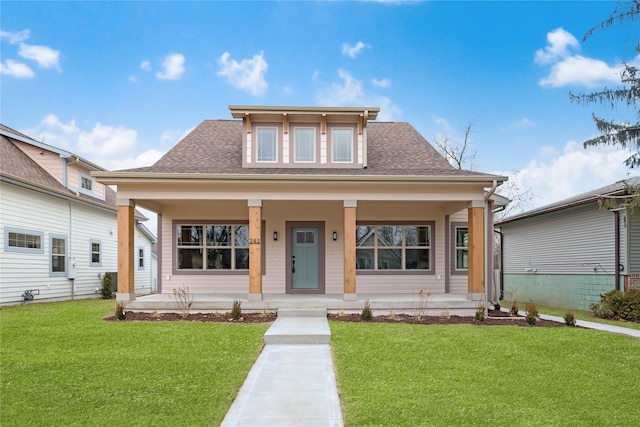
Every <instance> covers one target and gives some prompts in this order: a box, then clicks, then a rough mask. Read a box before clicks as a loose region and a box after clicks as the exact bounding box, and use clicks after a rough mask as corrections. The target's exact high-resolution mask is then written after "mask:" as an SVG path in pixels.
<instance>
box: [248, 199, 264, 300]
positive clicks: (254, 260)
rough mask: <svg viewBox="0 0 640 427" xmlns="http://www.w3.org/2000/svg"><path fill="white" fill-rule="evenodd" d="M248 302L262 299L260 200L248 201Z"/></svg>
mask: <svg viewBox="0 0 640 427" xmlns="http://www.w3.org/2000/svg"><path fill="white" fill-rule="evenodd" d="M248 205H249V300H261V299H262V200H249V201H248Z"/></svg>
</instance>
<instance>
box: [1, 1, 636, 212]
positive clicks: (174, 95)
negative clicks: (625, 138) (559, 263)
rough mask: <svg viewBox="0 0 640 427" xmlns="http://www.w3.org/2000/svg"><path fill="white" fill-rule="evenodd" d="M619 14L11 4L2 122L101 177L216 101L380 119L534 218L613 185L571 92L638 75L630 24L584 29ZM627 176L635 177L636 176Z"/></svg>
mask: <svg viewBox="0 0 640 427" xmlns="http://www.w3.org/2000/svg"><path fill="white" fill-rule="evenodd" d="M614 7H615V2H574V1H571V2H516V1H511V2H507V1H504V2H440V1H424V2H421V1H409V2H402V1H396V2H393V1H389V2H376V1H351V2H204V1H203V2H197V1H194V2H79V3H76V2H44V3H42V2H11V1H3V2H2V9H1V31H2V33H1V37H0V42H1V49H2V50H1V68H0V71H1V74H0V84H1V99H0V101H1V104H0V107H1V110H0V114H1V121H2V123H4V124H5V125H7V126H10V127H12V128H14V129H17V130H19V131H22V132H25V133H27V134H28V135H30V136H32V137H34V138H37V139H39V140H44V141H45V142H46V143H49V144H52V145H55V146H58V147H61V148H65V149H69V150H71V151H73V152H75V153H77V154H80V155H82V156H83V157H85V158H88V159H89V160H92V161H94V162H96V163H98V164H100V165H102V166H104V167H106V168H108V169H122V168H129V167H136V166H145V165H149V164H152V163H153V162H154V161H155V160H157V159H158V158H159V156H161V155H162V154H163V153H165V152H166V151H167V150H169V149H170V148H171V147H172V146H173V145H175V144H176V143H177V142H178V141H179V139H180V138H181V137H182V136H184V135H185V134H186V133H187V132H189V131H190V130H191V129H193V128H194V127H195V126H197V125H198V124H199V123H200V122H201V121H202V120H205V119H229V118H231V117H230V114H229V111H228V108H227V106H228V105H229V104H250V105H323V106H334V105H335V106H374V107H380V108H381V112H380V114H379V116H378V121H388V120H391V121H406V122H410V123H411V124H412V125H413V126H414V127H415V128H416V129H418V131H419V132H420V133H421V134H422V135H423V136H424V137H425V138H427V139H428V140H429V141H433V140H434V138H435V137H438V136H443V135H447V136H449V137H450V138H452V139H454V140H462V138H463V131H462V129H463V128H464V127H465V126H466V125H467V124H468V123H470V122H473V131H474V132H473V133H471V142H472V143H473V147H474V149H475V150H477V156H476V158H475V161H474V163H473V168H474V169H475V170H479V171H483V172H492V173H502V174H510V175H513V171H519V173H518V174H517V175H514V179H513V181H512V182H514V183H516V184H517V185H518V186H521V188H529V189H530V192H531V194H532V196H533V197H532V199H531V203H529V204H528V205H527V206H526V207H536V206H540V205H543V204H546V203H551V202H554V201H557V200H559V199H562V198H565V197H569V196H571V195H574V194H577V193H580V192H583V191H589V190H591V189H594V188H597V187H599V186H603V185H607V184H610V183H612V182H615V181H617V180H620V179H623V178H625V177H627V175H628V173H629V170H628V169H627V168H626V167H625V166H624V165H623V164H622V161H623V160H624V159H625V158H626V153H624V152H620V151H618V150H611V149H609V150H596V149H590V150H584V149H583V148H582V141H583V140H585V139H587V138H589V137H591V136H594V135H595V134H596V130H595V126H594V124H593V121H592V119H591V114H592V112H596V113H598V114H601V115H603V116H604V117H608V118H610V117H618V118H624V117H625V116H626V117H629V118H631V119H633V116H630V115H629V114H630V112H629V111H625V110H624V109H619V110H617V111H611V110H609V109H602V108H600V107H599V106H586V107H585V106H580V105H576V104H572V103H571V102H570V100H569V96H568V94H569V92H570V91H573V92H583V91H587V92H588V91H591V90H594V89H598V88H602V87H603V86H609V87H613V86H616V83H617V82H618V81H619V74H618V73H619V66H620V63H621V62H622V61H626V62H629V63H635V64H638V63H639V62H640V57H638V56H637V55H636V54H635V53H634V51H633V48H632V43H631V41H632V39H633V37H637V35H638V33H639V32H638V24H637V23H636V24H635V26H633V25H631V24H627V25H624V26H620V25H616V26H614V27H613V28H612V29H610V30H607V31H604V32H598V33H597V34H595V35H594V36H593V37H592V38H590V39H588V40H587V41H586V42H583V41H582V36H583V34H584V33H585V32H586V31H587V30H588V29H589V28H590V27H591V26H593V25H595V24H597V23H598V22H600V21H602V20H603V19H605V18H606V17H608V16H609V14H610V12H611V11H612V10H613V9H614ZM633 174H637V172H636V171H634V173H633Z"/></svg>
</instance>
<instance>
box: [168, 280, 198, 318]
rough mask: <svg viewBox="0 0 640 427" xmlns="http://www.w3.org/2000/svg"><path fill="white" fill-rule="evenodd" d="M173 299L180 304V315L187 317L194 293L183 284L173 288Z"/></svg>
mask: <svg viewBox="0 0 640 427" xmlns="http://www.w3.org/2000/svg"><path fill="white" fill-rule="evenodd" d="M172 296H173V299H174V300H175V302H176V305H177V306H178V310H179V311H180V316H182V317H187V316H188V315H189V312H190V311H191V305H193V295H192V294H191V291H190V290H189V287H188V286H181V287H179V288H173V293H172Z"/></svg>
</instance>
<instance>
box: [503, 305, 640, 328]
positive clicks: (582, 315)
mask: <svg viewBox="0 0 640 427" xmlns="http://www.w3.org/2000/svg"><path fill="white" fill-rule="evenodd" d="M503 307H508V305H505V304H504V303H503ZM520 308H521V309H524V306H521V307H520ZM538 311H539V312H540V313H542V314H548V315H550V316H558V317H564V315H565V314H567V311H569V309H566V308H559V307H550V306H547V305H538ZM573 311H574V313H575V315H576V319H578V320H584V321H587V322H595V323H604V324H605V325H612V326H620V327H623V328H630V329H636V330H640V323H635V322H625V321H622V320H609V319H600V318H599V317H595V316H594V315H593V312H591V311H589V310H573Z"/></svg>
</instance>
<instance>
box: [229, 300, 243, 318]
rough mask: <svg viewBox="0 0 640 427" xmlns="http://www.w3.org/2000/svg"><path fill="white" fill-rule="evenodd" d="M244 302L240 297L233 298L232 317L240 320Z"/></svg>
mask: <svg viewBox="0 0 640 427" xmlns="http://www.w3.org/2000/svg"><path fill="white" fill-rule="evenodd" d="M241 306H242V302H241V301H240V300H239V299H234V300H233V306H232V307H231V319H232V320H240V318H241V317H242V307H241Z"/></svg>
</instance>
